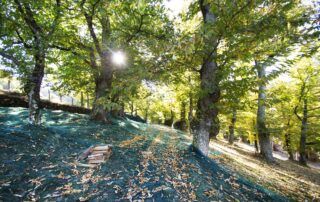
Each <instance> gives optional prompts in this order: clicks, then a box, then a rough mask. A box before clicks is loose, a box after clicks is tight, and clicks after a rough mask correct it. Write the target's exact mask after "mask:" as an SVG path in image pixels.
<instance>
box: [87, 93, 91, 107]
mask: <svg viewBox="0 0 320 202" xmlns="http://www.w3.org/2000/svg"><path fill="white" fill-rule="evenodd" d="M87 108H88V109H89V108H90V98H89V94H88V93H87Z"/></svg>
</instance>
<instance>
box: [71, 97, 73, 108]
mask: <svg viewBox="0 0 320 202" xmlns="http://www.w3.org/2000/svg"><path fill="white" fill-rule="evenodd" d="M71 106H73V97H71Z"/></svg>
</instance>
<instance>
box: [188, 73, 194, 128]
mask: <svg viewBox="0 0 320 202" xmlns="http://www.w3.org/2000/svg"><path fill="white" fill-rule="evenodd" d="M189 78H190V77H189ZM192 112H193V98H192V93H191V92H190V93H189V112H188V127H189V133H191V132H192V121H193V114H192Z"/></svg>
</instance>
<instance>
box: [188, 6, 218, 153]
mask: <svg viewBox="0 0 320 202" xmlns="http://www.w3.org/2000/svg"><path fill="white" fill-rule="evenodd" d="M200 8H201V11H202V15H203V20H204V26H205V29H204V30H205V31H204V32H205V33H204V35H203V36H204V43H205V45H206V48H205V53H206V55H205V57H204V58H203V64H202V67H201V69H200V87H201V90H202V91H203V92H204V94H203V95H202V96H201V97H200V98H199V100H198V106H199V129H198V131H196V133H195V134H194V136H193V146H194V148H195V150H196V151H198V152H200V153H202V154H203V155H205V156H207V155H208V153H209V133H210V129H211V128H212V125H213V124H214V121H215V122H216V120H217V119H218V117H217V116H218V107H217V103H218V101H219V99H220V89H219V82H220V77H219V76H218V71H219V68H218V65H217V62H216V59H217V58H216V56H217V52H216V47H217V45H218V40H217V39H216V38H215V37H214V36H210V34H209V33H206V31H208V30H209V28H210V26H212V25H213V24H214V23H215V22H216V16H215V15H214V14H213V13H212V12H211V7H210V4H208V3H205V1H203V0H200ZM206 26H209V27H206Z"/></svg>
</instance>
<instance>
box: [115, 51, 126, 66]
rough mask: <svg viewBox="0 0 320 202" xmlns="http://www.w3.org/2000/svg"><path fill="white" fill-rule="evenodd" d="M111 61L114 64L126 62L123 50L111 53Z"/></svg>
mask: <svg viewBox="0 0 320 202" xmlns="http://www.w3.org/2000/svg"><path fill="white" fill-rule="evenodd" d="M112 62H113V63H114V64H116V65H124V64H125V62H126V57H125V55H124V53H123V52H121V51H116V52H113V53H112Z"/></svg>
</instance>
